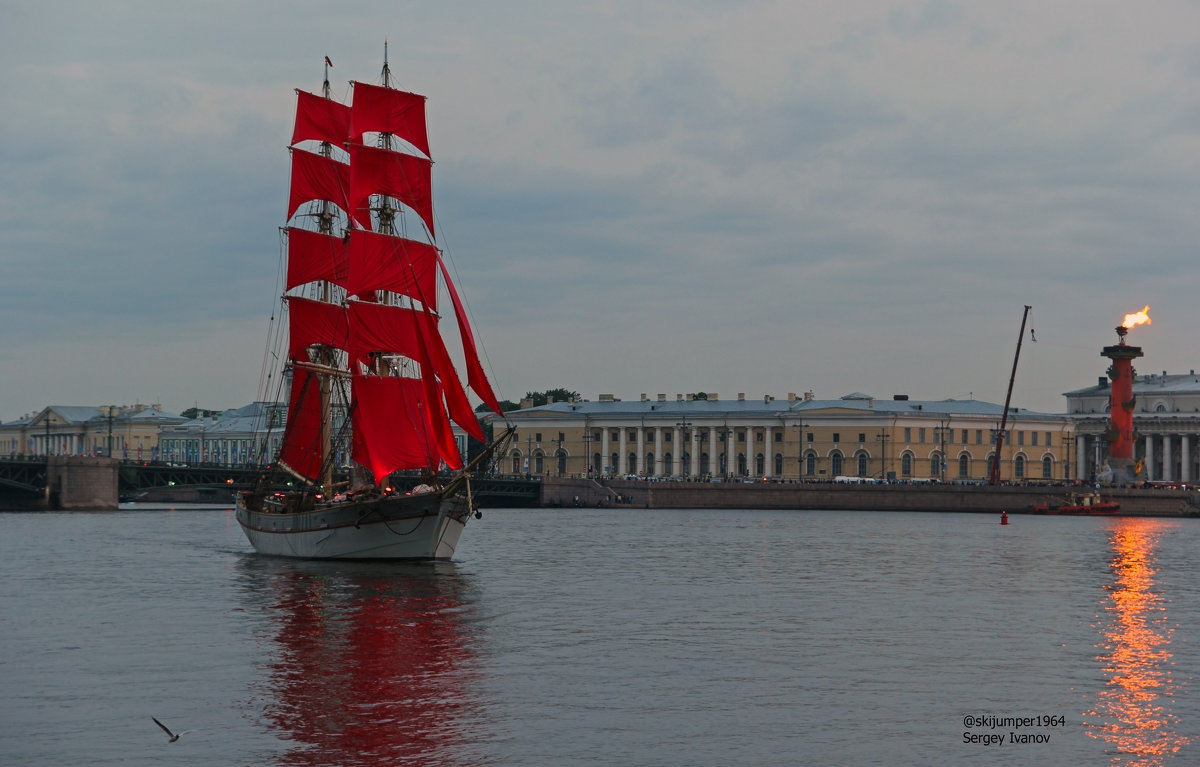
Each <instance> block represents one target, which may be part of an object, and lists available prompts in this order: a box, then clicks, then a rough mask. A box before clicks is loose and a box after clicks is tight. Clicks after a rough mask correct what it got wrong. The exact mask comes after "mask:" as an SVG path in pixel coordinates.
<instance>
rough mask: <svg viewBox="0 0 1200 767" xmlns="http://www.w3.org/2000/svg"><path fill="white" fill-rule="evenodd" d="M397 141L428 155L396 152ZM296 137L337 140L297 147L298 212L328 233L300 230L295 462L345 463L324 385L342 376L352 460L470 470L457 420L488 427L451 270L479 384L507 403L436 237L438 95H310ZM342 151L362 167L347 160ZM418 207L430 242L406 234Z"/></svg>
mask: <svg viewBox="0 0 1200 767" xmlns="http://www.w3.org/2000/svg"><path fill="white" fill-rule="evenodd" d="M367 133H378V134H380V136H381V137H382V138H381V139H380V141H379V146H364V145H363V144H362V143H361V141H362V139H363V136H364V134H367ZM391 137H396V138H399V139H403V141H404V142H406V143H407V145H409V146H411V147H413V148H415V149H416V150H417V151H418V152H421V153H423V154H424V155H425V156H423V157H422V156H418V155H415V154H410V153H408V152H409V151H411V150H404V149H393V148H392V142H391V140H390V138H391ZM292 141H293V143H297V142H301V141H319V142H323V143H322V147H323V148H322V149H321V151H320V152H319V153H317V152H310V151H306V150H304V149H298V148H296V147H293V148H292V183H291V191H290V194H289V200H288V218H289V219H291V218H292V217H293V216H296V214H297V212H298V211H300V209H301V208H302V206H304V205H305V204H306V203H307V204H310V207H309V208H308V212H307V213H306V214H305V218H304V220H305V221H315V222H317V225H318V229H319V230H318V231H313V230H312V229H311V228H302V227H301V226H299V225H298V226H292V227H289V228H288V229H287V230H286V231H287V242H288V274H287V279H286V281H285V289H286V290H287V291H293V292H291V293H290V294H289V295H287V296H285V297H286V298H287V304H288V310H289V322H288V327H289V331H290V341H289V345H288V356H289V359H290V360H291V361H292V367H293V376H292V392H291V397H290V400H289V413H288V429H287V431H286V433H285V437H284V446H283V448H282V449H281V454H280V457H281V459H282V460H283V461H284V462H285V463H287V464H288V466H289V467H290V468H292V470H293V471H295V472H297V473H299V474H302V475H304V476H306V477H310V478H314V479H315V478H316V477H318V476H319V475H320V470H321V466H322V465H323V464H324V465H325V466H328V464H329V463H330V461H332V460H334V456H333V453H334V452H335V451H336V448H335V447H332V446H330V445H329V444H324V445H323V446H322V441H325V442H326V443H327V442H328V441H329V436H328V435H329V433H330V432H331V431H332V430H333V427H332V426H331V425H330V424H331V423H332V421H334V420H337V416H336V415H334V414H331V412H330V406H329V394H328V390H329V386H328V384H326V385H325V389H324V393H322V383H321V379H322V377H323V376H333V378H334V379H335V380H336V381H339V382H341V383H342V384H343V385H344V384H345V382H347V381H348V382H349V391H350V396H349V402H348V405H347V407H348V412H345V411H344V412H343V415H342V423H343V424H344V422H345V421H346V420H349V426H350V433H351V435H352V436H351V438H350V440H349V444H348V445H347V447H349V449H350V453H351V456H350V457H352V458H353V459H354V461H356V462H357V463H359V464H361V465H363V466H365V467H366V468H367V469H369V470H370V472H371V474H372V475H373V476H374V478H375V480H376V481H377V482H381V483H382V482H383V481H384V480H385V479H386V478H387V476H388V474H390V473H391V472H393V471H396V470H400V469H416V468H426V469H436V468H437V467H438V466H439V465H444V466H447V467H449V468H451V469H457V468H460V467H461V466H462V464H463V461H462V456H461V455H460V454H459V450H458V447H457V444H456V441H455V439H454V435H453V432H452V430H451V425H450V424H451V421H453V422H454V423H457V424H458V425H459V426H461V427H462V428H463V430H464V431H465V432H466V433H467V434H470V435H471V436H473V437H475V438H477V439H481V440H482V439H483V430H482V428H481V427H480V425H479V421H478V419H477V418H476V416H475V413H474V411H473V409H472V408H471V405H470V401H469V399H468V395H467V389H466V388H465V387H464V385H463V383H462V380H461V379H460V377H459V375H458V373H457V372H456V370H455V368H454V364H453V362H452V360H451V355H450V353H449V351H448V350H447V348H446V343H445V341H444V340H443V338H442V336H441V334H440V331H439V327H438V319H439V318H438V315H437V314H436V312H437V309H438V290H439V285H438V277H439V275H440V276H441V278H442V281H443V282H444V283H445V284H446V287H447V290H448V292H449V293H450V296H451V299H452V301H451V305H452V306H453V308H454V311H455V314H456V318H457V325H458V327H457V335H458V337H459V338H460V339H461V342H462V353H463V357H464V362H465V364H466V366H467V382H468V385H469V387H470V389H471V390H472V391H474V392H475V394H476V395H477V396H479V397H480V399H482V401H483V402H484V404H486V405H487V406H488V407H490V408H492V409H493V410H495V411H496V412H499V405H498V403H497V400H496V397H495V395H494V394H493V392H492V389H491V386H490V384H489V383H488V381H487V378H486V376H484V375H483V370H482V367H481V365H480V363H479V359H478V355H477V352H476V347H475V340H474V334H473V333H472V331H471V329H470V326H469V324H468V322H467V318H466V316H465V315H464V314H463V305H462V302H461V300H460V298H459V295H458V291H457V289H456V288H455V287H454V285H453V284H452V283H451V282H450V274H449V271H448V270H447V269H446V267H445V264H444V263H443V262H442V259H441V255H440V253H439V251H438V248H437V246H436V244H435V242H434V217H433V196H432V183H431V172H432V161H431V160H430V159H429V140H428V135H427V131H426V126H425V98H424V97H423V96H419V95H417V94H413V93H408V92H405V91H398V90H393V89H391V88H385V87H379V86H374V85H367V84H363V83H355V84H354V97H353V103H352V104H351V105H350V106H343V105H340V104H336V102H333V101H331V100H329V99H323V98H319V97H316V96H313V95H312V94H309V93H305V92H304V91H298V92H297V116H296V124H295V127H294V130H293V134H292ZM335 147H336V148H337V149H339V150H344V151H345V153H346V154H348V156H349V160H350V161H349V163H348V164H347V163H344V162H341V161H340V160H338V159H336V157H335V152H334V151H332V149H333V148H335ZM337 156H340V157H344V156H345V155H342V154H340V152H339V153H337ZM404 208H408V209H411V210H412V211H413V212H415V213H416V215H417V216H418V217H419V219H420V222H421V223H422V224H423V225H424V226H423V230H424V233H425V234H426V235H427V237H426V239H427V241H423V240H421V239H413V238H411V237H407V236H400V235H399V234H397V232H403V231H404V227H402V226H398V225H397V223H396V222H397V221H399V220H400V218H401V217H402V216H403V215H404V213H403V210H404ZM339 224H340V225H341V226H342V227H343V228H344V231H340V232H339V231H338V230H337V229H336V228H335V227H336V226H338V225H339ZM339 460H344V458H342V459H339Z"/></svg>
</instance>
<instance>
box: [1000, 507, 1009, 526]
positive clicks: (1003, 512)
mask: <svg viewBox="0 0 1200 767" xmlns="http://www.w3.org/2000/svg"><path fill="white" fill-rule="evenodd" d="M1000 524H1002V525H1007V524H1008V511H1007V510H1001V512H1000Z"/></svg>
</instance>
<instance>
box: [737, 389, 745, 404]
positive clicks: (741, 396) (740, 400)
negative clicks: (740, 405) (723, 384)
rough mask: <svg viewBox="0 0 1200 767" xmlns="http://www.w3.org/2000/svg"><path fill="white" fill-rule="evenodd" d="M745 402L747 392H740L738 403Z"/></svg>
mask: <svg viewBox="0 0 1200 767" xmlns="http://www.w3.org/2000/svg"><path fill="white" fill-rule="evenodd" d="M745 401H746V392H744V391H740V392H738V402H745Z"/></svg>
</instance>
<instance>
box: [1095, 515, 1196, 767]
mask: <svg viewBox="0 0 1200 767" xmlns="http://www.w3.org/2000/svg"><path fill="white" fill-rule="evenodd" d="M1172 525H1173V523H1170V522H1164V521H1162V520H1154V519H1122V520H1114V522H1113V526H1112V528H1111V529H1110V531H1109V542H1110V545H1111V546H1112V550H1113V558H1112V563H1111V565H1110V569H1111V572H1112V575H1113V582H1112V583H1111V584H1109V585H1107V586H1105V590H1106V592H1107V593H1106V595H1105V598H1104V600H1103V613H1102V614H1101V616H1100V622H1099V624H1098V628H1099V630H1100V634H1101V641H1100V643H1098V644H1097V645H1096V646H1097V648H1098V649H1099V650H1100V654H1099V655H1098V656H1097V660H1098V661H1099V662H1100V664H1101V667H1102V668H1103V670H1104V674H1105V677H1106V681H1107V684H1106V685H1105V687H1104V688H1103V689H1102V690H1101V692H1100V695H1099V700H1098V701H1097V706H1096V708H1095V710H1093V711H1089V712H1086V713H1085V714H1084V723H1085V725H1087V731H1088V734H1089V735H1092V736H1093V737H1095V738H1099V739H1101V740H1103V741H1106V742H1107V747H1106V748H1105V751H1106V753H1108V754H1110V755H1112V764H1114V765H1117V764H1119V765H1160V764H1165V763H1166V761H1167V760H1169V759H1172V755H1173V754H1175V753H1177V752H1178V751H1179V750H1180V749H1181V748H1182V747H1183V746H1185V745H1186V744H1187V743H1188V741H1189V738H1188V737H1186V736H1184V735H1182V734H1180V733H1179V717H1178V715H1177V714H1176V713H1175V712H1174V710H1173V705H1174V702H1175V701H1174V698H1175V695H1176V694H1177V693H1178V692H1179V685H1178V684H1177V683H1176V681H1175V680H1174V679H1173V677H1172V673H1171V670H1172V665H1173V660H1172V654H1171V634H1172V633H1173V631H1174V628H1175V627H1174V624H1173V623H1172V622H1171V617H1170V614H1169V612H1168V608H1169V607H1170V603H1171V599H1170V596H1169V594H1167V593H1166V592H1165V590H1164V589H1163V588H1162V586H1161V584H1159V583H1157V582H1156V580H1155V575H1156V574H1157V572H1158V571H1157V569H1156V568H1157V561H1156V552H1155V547H1156V545H1157V543H1158V539H1159V538H1160V537H1161V536H1162V535H1163V534H1164V533H1165V532H1167V531H1168V530H1169V529H1170V528H1171V527H1172Z"/></svg>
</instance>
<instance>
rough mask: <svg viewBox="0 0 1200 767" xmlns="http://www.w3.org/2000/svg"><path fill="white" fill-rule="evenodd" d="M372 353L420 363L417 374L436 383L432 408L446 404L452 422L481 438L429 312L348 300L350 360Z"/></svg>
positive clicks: (469, 405) (479, 430) (441, 409)
mask: <svg viewBox="0 0 1200 767" xmlns="http://www.w3.org/2000/svg"><path fill="white" fill-rule="evenodd" d="M372 352H385V353H392V354H402V355H404V356H405V357H408V358H409V359H413V360H416V361H417V362H419V363H421V376H422V377H423V378H427V379H429V380H430V381H434V382H436V383H437V385H438V386H439V389H438V391H437V399H436V400H431V401H433V402H436V408H437V409H438V410H439V411H441V412H443V413H444V412H445V410H446V408H447V407H448V408H449V410H450V417H451V418H453V419H454V422H455V423H457V424H458V425H459V426H461V427H462V428H463V429H464V430H466V432H467V433H468V434H470V435H471V436H472V437H475V439H478V440H480V441H482V440H483V431H482V429H481V428H480V426H479V419H477V418H476V417H475V413H474V411H473V410H472V409H471V403H470V401H469V400H468V399H467V394H466V392H465V391H463V387H462V384H461V383H460V382H459V379H458V374H457V373H455V372H454V365H453V363H452V362H451V361H450V355H449V354H448V353H447V352H446V346H445V344H444V343H442V338H441V336H440V335H439V334H438V332H437V324H436V320H434V318H433V315H432V314H431V313H429V312H428V311H418V310H414V309H409V308H406V307H399V306H387V305H385V304H373V303H368V302H364V301H351V302H350V354H351V356H352V358H353V359H356V360H361V359H364V358H365V357H366V356H367V355H369V354H370V353H372ZM443 400H444V404H443ZM443 417H444V416H443Z"/></svg>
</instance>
